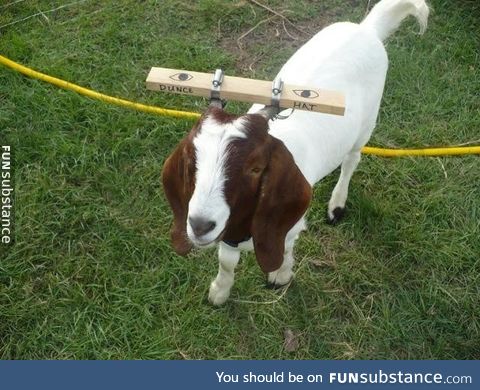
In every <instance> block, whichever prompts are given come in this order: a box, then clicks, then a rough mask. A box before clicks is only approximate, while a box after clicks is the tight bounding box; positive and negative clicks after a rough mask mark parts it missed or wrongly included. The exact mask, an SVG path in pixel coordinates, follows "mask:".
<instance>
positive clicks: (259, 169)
mask: <svg viewBox="0 0 480 390" xmlns="http://www.w3.org/2000/svg"><path fill="white" fill-rule="evenodd" d="M251 172H252V173H253V174H254V175H258V174H259V173H260V172H262V168H259V167H255V168H252V170H251Z"/></svg>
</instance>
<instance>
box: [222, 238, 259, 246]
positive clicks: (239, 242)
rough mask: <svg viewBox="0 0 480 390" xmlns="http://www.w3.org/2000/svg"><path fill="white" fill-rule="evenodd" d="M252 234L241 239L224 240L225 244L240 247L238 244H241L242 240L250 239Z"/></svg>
mask: <svg viewBox="0 0 480 390" xmlns="http://www.w3.org/2000/svg"><path fill="white" fill-rule="evenodd" d="M251 238H252V236H247V237H244V238H242V239H241V240H222V242H223V243H224V244H227V245H228V246H231V247H232V248H238V245H239V244H241V243H242V242H246V241H248V240H250V239H251Z"/></svg>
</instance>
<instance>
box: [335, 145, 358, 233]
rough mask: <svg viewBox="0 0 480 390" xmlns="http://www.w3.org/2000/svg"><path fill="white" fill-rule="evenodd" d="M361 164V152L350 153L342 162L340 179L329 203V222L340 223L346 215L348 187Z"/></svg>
mask: <svg viewBox="0 0 480 390" xmlns="http://www.w3.org/2000/svg"><path fill="white" fill-rule="evenodd" d="M359 162H360V151H352V152H350V153H348V154H347V155H346V156H345V158H344V159H343V162H342V170H341V172H340V178H339V179H338V182H337V184H336V186H335V188H334V189H333V192H332V196H331V198H330V201H329V202H328V211H327V213H328V222H329V223H331V224H334V223H336V222H338V221H339V220H340V219H341V218H342V217H343V215H344V213H345V203H346V201H347V196H348V185H349V184H350V179H351V178H352V175H353V172H354V171H355V169H356V168H357V166H358V163H359Z"/></svg>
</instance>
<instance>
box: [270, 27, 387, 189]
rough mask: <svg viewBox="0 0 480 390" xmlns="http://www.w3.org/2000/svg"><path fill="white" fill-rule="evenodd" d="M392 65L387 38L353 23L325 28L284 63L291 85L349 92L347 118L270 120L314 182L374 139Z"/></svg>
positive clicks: (297, 114)
mask: <svg viewBox="0 0 480 390" xmlns="http://www.w3.org/2000/svg"><path fill="white" fill-rule="evenodd" d="M387 67H388V60H387V55H386V53H385V49H384V47H383V44H382V42H381V41H380V40H379V39H378V37H377V36H376V35H375V34H374V33H373V32H372V31H370V30H368V29H365V28H363V27H362V26H361V25H358V24H353V23H336V24H333V25H331V26H329V27H327V28H325V29H324V30H322V31H321V32H320V33H318V34H317V35H315V36H314V37H313V38H312V39H311V40H310V41H309V42H307V43H306V44H305V45H304V46H303V47H301V48H300V49H299V50H298V51H297V52H296V53H295V54H294V55H293V57H291V58H290V60H289V61H288V62H287V63H286V64H285V65H284V66H283V68H282V70H281V71H280V73H279V76H280V77H281V78H282V80H284V81H285V82H286V83H290V84H295V85H304V86H307V87H313V88H323V89H331V90H336V91H341V92H343V93H344V94H345V99H346V109H345V115H344V116H336V115H325V114H320V113H312V112H306V111H299V110H295V111H294V112H293V113H292V114H291V115H290V116H289V117H288V118H287V119H283V120H281V119H278V120H275V121H271V122H270V129H271V130H270V134H271V135H272V136H274V137H276V138H278V139H280V140H282V141H283V142H284V144H285V145H286V147H287V148H288V149H289V150H290V152H291V153H292V155H293V157H294V159H295V162H296V163H297V165H298V167H299V168H300V170H301V171H302V173H303V174H304V176H305V178H306V179H307V181H308V182H309V183H310V184H311V185H313V184H315V183H316V182H317V181H319V180H320V179H322V178H323V177H324V176H326V175H327V174H329V173H330V172H332V171H333V170H334V169H335V168H337V167H338V166H339V165H340V164H341V163H342V161H343V158H344V156H345V155H346V154H348V153H349V152H351V151H352V150H360V148H361V147H362V146H363V145H365V143H366V142H367V141H368V139H369V138H370V135H371V133H372V130H373V128H374V127H375V121H376V118H377V113H378V108H379V106H380V100H381V98H382V93H383V86H384V82H385V75H386V72H387ZM286 113H287V114H288V112H286Z"/></svg>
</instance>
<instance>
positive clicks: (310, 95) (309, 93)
mask: <svg viewBox="0 0 480 390" xmlns="http://www.w3.org/2000/svg"><path fill="white" fill-rule="evenodd" d="M293 92H294V93H295V95H297V96H300V97H303V98H307V99H315V98H317V97H318V92H316V91H313V90H311V89H294V90H293Z"/></svg>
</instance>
